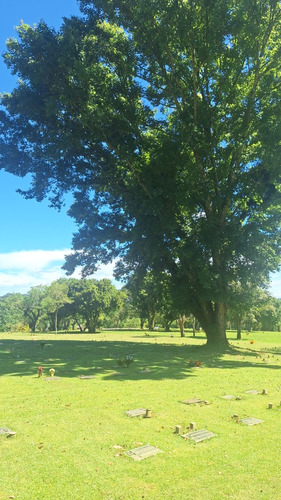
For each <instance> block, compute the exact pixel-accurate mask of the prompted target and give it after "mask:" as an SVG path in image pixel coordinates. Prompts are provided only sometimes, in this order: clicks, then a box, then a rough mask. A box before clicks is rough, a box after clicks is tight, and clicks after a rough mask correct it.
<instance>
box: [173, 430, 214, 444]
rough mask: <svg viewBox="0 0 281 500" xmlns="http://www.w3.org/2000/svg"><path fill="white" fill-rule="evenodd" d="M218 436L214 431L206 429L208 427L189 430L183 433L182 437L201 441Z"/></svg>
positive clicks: (197, 441) (195, 441) (196, 441)
mask: <svg viewBox="0 0 281 500" xmlns="http://www.w3.org/2000/svg"><path fill="white" fill-rule="evenodd" d="M214 436H216V434H214V433H213V432H210V431H206V429H201V430H198V431H193V432H188V433H187V434H182V435H181V437H182V438H184V439H191V441H194V443H200V442H201V441H205V440H206V439H211V438H212V437H214Z"/></svg>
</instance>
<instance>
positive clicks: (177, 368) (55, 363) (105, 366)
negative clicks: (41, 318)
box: [0, 336, 281, 380]
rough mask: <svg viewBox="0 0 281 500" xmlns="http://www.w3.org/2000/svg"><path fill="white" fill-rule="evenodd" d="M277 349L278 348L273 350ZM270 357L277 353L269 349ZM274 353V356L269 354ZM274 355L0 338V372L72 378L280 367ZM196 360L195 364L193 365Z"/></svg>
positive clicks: (145, 376) (145, 344) (165, 375)
mask: <svg viewBox="0 0 281 500" xmlns="http://www.w3.org/2000/svg"><path fill="white" fill-rule="evenodd" d="M280 352H281V350H280V349H279V350H278V354H279V353H280ZM274 354H275V355H276V354H277V352H274ZM126 356H133V358H134V361H133V362H132V364H131V365H130V366H129V367H128V368H120V367H118V361H117V360H118V359H123V358H125V357H126ZM274 357H275V356H274ZM274 357H273V356H272V355H271V357H270V359H269V358H265V357H264V358H263V353H262V354H261V353H260V352H259V353H258V352H256V351H253V350H248V349H243V348H242V349H241V348H240V349H234V348H233V347H232V348H230V351H229V353H228V356H224V353H215V352H213V351H212V350H210V349H208V348H207V347H206V346H196V345H187V344H182V345H175V344H167V343H166V344H165V343H161V344H159V343H157V344H156V343H155V344H153V343H151V342H146V341H145V340H143V341H142V342H131V341H130V342H128V341H122V340H120V341H111V340H106V341H103V340H95V339H94V338H93V339H92V340H89V341H88V340H79V339H77V340H63V339H61V336H60V338H59V339H58V338H57V337H56V338H54V339H51V340H46V341H41V340H40V339H38V340H32V339H30V340H16V339H2V340H0V376H2V375H10V376H13V377H16V376H31V375H33V376H34V377H36V376H37V370H38V366H40V365H41V366H43V368H44V376H48V375H49V369H50V368H55V370H56V373H55V375H56V376H59V377H61V378H65V377H66V378H67V377H69V378H74V377H78V376H79V375H95V374H96V375H98V376H102V377H103V378H104V379H106V380H142V379H152V380H161V379H184V378H187V377H190V376H195V375H196V373H197V370H201V369H204V368H207V367H208V368H219V369H221V368H227V369H237V368H245V367H253V368H260V367H263V368H268V369H271V370H272V369H280V365H278V364H275V362H274ZM196 361H199V363H200V366H199V367H196V366H195V363H196Z"/></svg>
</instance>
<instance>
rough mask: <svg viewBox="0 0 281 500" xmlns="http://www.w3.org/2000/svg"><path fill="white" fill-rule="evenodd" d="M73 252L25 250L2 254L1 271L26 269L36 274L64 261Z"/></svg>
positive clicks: (0, 255)
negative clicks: (57, 262)
mask: <svg viewBox="0 0 281 500" xmlns="http://www.w3.org/2000/svg"><path fill="white" fill-rule="evenodd" d="M70 252H71V251H70V250H69V249H64V250H23V251H20V252H11V253H1V254H0V269H1V270H3V269H6V270H10V269H13V270H14V269H24V270H28V271H32V272H35V271H37V270H40V269H43V268H45V267H46V266H48V265H50V264H51V263H52V262H55V261H63V260H64V257H65V255H66V254H69V253H70Z"/></svg>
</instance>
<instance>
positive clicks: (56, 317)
mask: <svg viewBox="0 0 281 500" xmlns="http://www.w3.org/2000/svg"><path fill="white" fill-rule="evenodd" d="M55 331H56V333H58V311H57V310H56V311H55Z"/></svg>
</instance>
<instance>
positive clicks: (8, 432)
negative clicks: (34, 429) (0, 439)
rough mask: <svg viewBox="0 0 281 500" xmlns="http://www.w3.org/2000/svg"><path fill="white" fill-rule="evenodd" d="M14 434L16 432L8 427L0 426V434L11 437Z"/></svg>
mask: <svg viewBox="0 0 281 500" xmlns="http://www.w3.org/2000/svg"><path fill="white" fill-rule="evenodd" d="M15 435H16V432H14V431H12V430H11V429H8V427H0V436H6V437H11V436H15Z"/></svg>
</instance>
